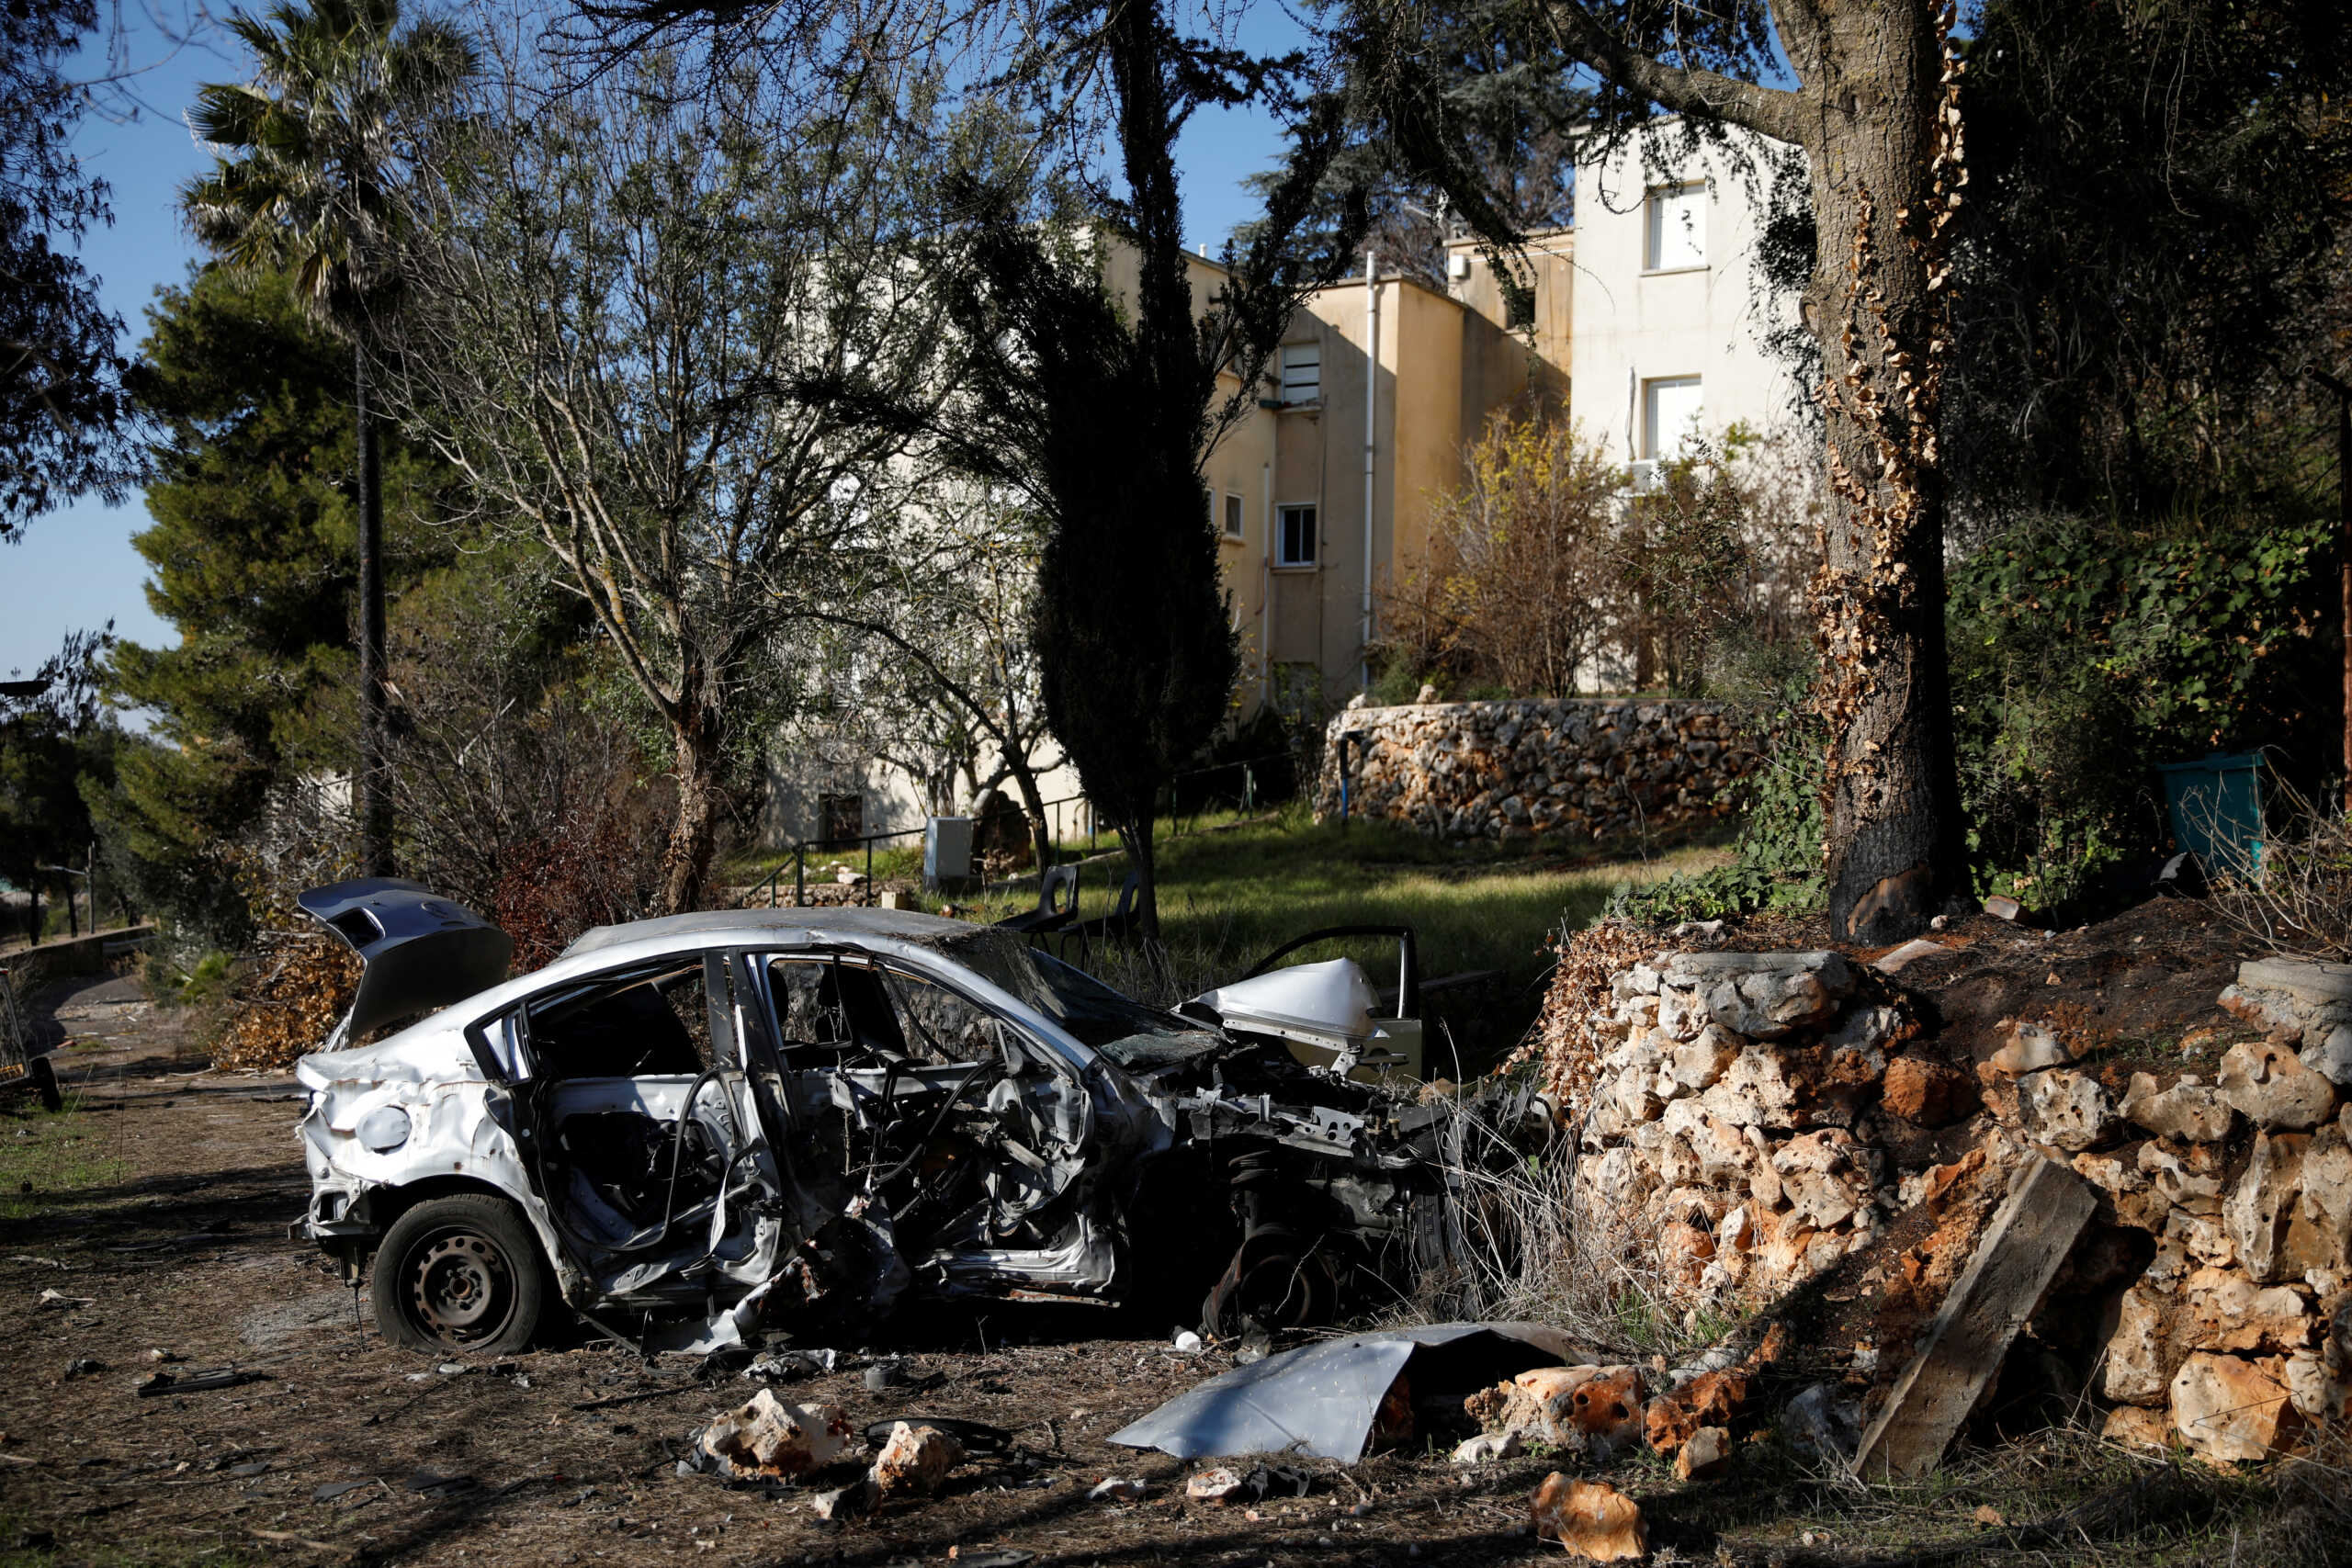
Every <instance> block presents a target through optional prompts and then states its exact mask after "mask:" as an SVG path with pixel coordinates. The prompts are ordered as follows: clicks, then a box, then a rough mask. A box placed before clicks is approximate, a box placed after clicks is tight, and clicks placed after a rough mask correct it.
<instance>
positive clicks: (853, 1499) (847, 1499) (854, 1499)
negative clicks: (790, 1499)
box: [809, 1475, 881, 1519]
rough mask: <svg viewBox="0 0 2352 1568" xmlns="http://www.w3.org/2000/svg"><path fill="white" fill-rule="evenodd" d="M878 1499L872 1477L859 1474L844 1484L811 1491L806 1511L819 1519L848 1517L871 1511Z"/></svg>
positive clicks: (879, 1498)
mask: <svg viewBox="0 0 2352 1568" xmlns="http://www.w3.org/2000/svg"><path fill="white" fill-rule="evenodd" d="M880 1501H881V1497H880V1495H879V1494H877V1493H876V1490H875V1487H874V1480H873V1477H871V1476H865V1475H861V1476H859V1477H858V1478H857V1479H856V1480H855V1481H853V1482H851V1483H849V1484H848V1485H846V1486H834V1487H831V1488H829V1489H827V1490H825V1491H822V1492H817V1493H812V1494H811V1495H809V1512H810V1513H812V1514H814V1515H816V1516H817V1517H819V1518H820V1519H848V1518H854V1517H857V1516H858V1515H860V1514H870V1513H872V1512H873V1511H874V1509H875V1506H876V1505H877V1504H878V1503H879V1502H880Z"/></svg>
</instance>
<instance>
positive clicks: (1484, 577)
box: [1384, 413, 1625, 696]
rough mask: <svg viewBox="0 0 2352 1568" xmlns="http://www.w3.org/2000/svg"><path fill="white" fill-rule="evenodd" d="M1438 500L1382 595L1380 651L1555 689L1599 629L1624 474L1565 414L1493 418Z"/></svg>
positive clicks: (1538, 690)
mask: <svg viewBox="0 0 2352 1568" xmlns="http://www.w3.org/2000/svg"><path fill="white" fill-rule="evenodd" d="M1464 460H1465V466H1466V468H1467V470H1468V477H1467V478H1466V479H1464V481H1463V486H1462V488H1461V489H1460V490H1459V491H1455V492H1454V493H1453V494H1451V495H1448V496H1444V497H1441V498H1440V499H1439V501H1438V503H1437V506H1436V508H1435V510H1434V512H1433V513H1432V514H1431V517H1430V547H1429V555H1428V557H1427V558H1426V559H1425V560H1424V561H1423V562H1422V563H1420V565H1419V567H1417V568H1416V569H1414V570H1411V571H1409V572H1408V573H1407V574H1406V575H1405V576H1404V577H1403V578H1401V579H1399V580H1398V581H1397V582H1396V583H1395V584H1394V585H1393V586H1392V587H1391V589H1390V590H1389V592H1387V593H1386V595H1385V598H1386V601H1387V604H1386V610H1385V617H1384V620H1385V626H1387V628H1388V639H1389V648H1390V657H1391V658H1392V659H1393V660H1402V661H1403V662H1405V663H1406V664H1407V665H1408V666H1409V667H1412V668H1416V669H1422V670H1431V669H1440V668H1442V669H1448V670H1453V671H1457V672H1459V673H1462V674H1464V675H1467V676H1470V677H1471V678H1473V679H1485V680H1491V681H1494V682H1499V683H1500V684H1502V685H1503V686H1505V687H1507V688H1509V689H1510V691H1511V692H1513V693H1516V694H1521V695H1524V696H1566V695H1568V694H1570V693H1572V692H1574V691H1575V690H1576V681H1577V671H1579V670H1581V669H1582V668H1583V667H1584V666H1585V665H1586V664H1587V663H1589V661H1590V660H1591V659H1592V658H1593V656H1594V654H1595V653H1596V652H1597V651H1598V650H1599V649H1600V644H1601V641H1602V639H1603V637H1604V636H1605V634H1606V633H1607V631H1608V629H1609V626H1610V621H1611V605H1612V604H1613V603H1614V599H1615V595H1616V582H1615V572H1614V570H1613V561H1612V555H1613V549H1612V542H1613V537H1614V534H1615V528H1616V521H1615V519H1616V512H1617V501H1616V497H1617V494H1618V491H1620V490H1622V489H1623V486H1624V482H1625V474H1624V470H1623V468H1619V467H1618V466H1617V465H1615V464H1613V463H1611V462H1610V461H1609V460H1608V459H1607V458H1605V457H1602V456H1601V455H1600V450H1599V449H1598V448H1596V447H1594V446H1589V445H1588V444H1586V443H1584V442H1582V441H1580V440H1578V439H1577V432H1576V429H1575V427H1574V426H1572V425H1570V424H1569V423H1567V421H1566V419H1565V418H1564V417H1549V418H1538V419H1527V420H1515V419H1513V418H1511V417H1510V415H1509V414H1508V413H1498V414H1497V415H1496V416H1495V418H1494V419H1493V420H1492V421H1491V422H1489V423H1488V424H1487V429H1486V432H1485V434H1482V435H1481V436H1480V437H1479V439H1478V440H1477V441H1476V443H1475V444H1474V445H1473V446H1471V447H1470V449H1469V450H1468V451H1467V452H1466V453H1465V454H1464Z"/></svg>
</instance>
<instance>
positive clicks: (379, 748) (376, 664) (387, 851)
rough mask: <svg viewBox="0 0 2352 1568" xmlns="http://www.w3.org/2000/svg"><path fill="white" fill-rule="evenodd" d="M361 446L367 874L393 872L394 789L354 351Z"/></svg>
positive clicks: (371, 451)
mask: <svg viewBox="0 0 2352 1568" xmlns="http://www.w3.org/2000/svg"><path fill="white" fill-rule="evenodd" d="M352 367H353V383H352V384H353V390H354V394H355V398H354V400H355V402H356V405H357V406H356V424H357V429H356V435H357V438H358V446H359V769H358V777H357V781H356V782H357V784H358V789H357V791H356V794H357V798H356V800H355V801H354V802H353V803H352V804H353V805H354V806H355V807H356V808H357V811H358V816H359V863H360V868H361V870H362V871H363V872H364V873H365V874H368V875H369V876H390V875H391V874H392V865H393V862H392V791H391V780H390V777H389V776H388V774H387V772H386V770H387V768H388V766H389V760H388V757H387V754H386V753H387V750H388V748H387V745H386V736H385V722H384V721H385V716H386V707H387V703H386V694H385V678H386V670H385V649H384V486H383V475H382V471H381V467H382V466H381V464H380V463H379V461H378V453H377V440H376V412H375V409H374V407H373V404H372V397H371V394H372V388H371V387H370V386H369V384H368V353H367V350H366V349H365V348H364V347H363V348H356V349H354V350H353V352H352Z"/></svg>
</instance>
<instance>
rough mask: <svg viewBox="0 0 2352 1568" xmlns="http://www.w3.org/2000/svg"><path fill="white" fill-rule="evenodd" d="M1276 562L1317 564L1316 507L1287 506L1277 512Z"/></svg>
mask: <svg viewBox="0 0 2352 1568" xmlns="http://www.w3.org/2000/svg"><path fill="white" fill-rule="evenodd" d="M1274 564H1275V565H1276V566H1313V565H1314V564H1315V508H1313V507H1311V506H1285V507H1283V508H1282V509H1281V510H1280V511H1279V512H1278V513H1275V525H1274Z"/></svg>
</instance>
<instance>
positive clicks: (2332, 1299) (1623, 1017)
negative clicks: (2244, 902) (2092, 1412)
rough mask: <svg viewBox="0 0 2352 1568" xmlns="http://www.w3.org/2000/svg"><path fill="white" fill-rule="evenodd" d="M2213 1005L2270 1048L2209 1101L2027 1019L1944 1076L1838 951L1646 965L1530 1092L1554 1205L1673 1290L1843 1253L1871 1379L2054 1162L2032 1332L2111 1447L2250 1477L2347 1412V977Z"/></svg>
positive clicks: (1894, 1005) (1793, 1277) (2351, 1121)
mask: <svg viewBox="0 0 2352 1568" xmlns="http://www.w3.org/2000/svg"><path fill="white" fill-rule="evenodd" d="M2221 1002H2222V1007H2224V1008H2225V1009H2227V1010H2230V1011H2232V1012H2233V1013H2235V1014H2236V1015H2238V1016H2239V1017H2241V1018H2244V1019H2246V1020H2247V1021H2251V1022H2255V1023H2257V1024H2258V1025H2260V1026H2262V1027H2265V1028H2267V1029H2268V1030H2269V1031H2270V1033H2269V1037H2268V1038H2267V1039H2265V1040H2259V1041H2245V1042H2242V1043H2238V1044H2235V1045H2233V1046H2231V1047H2230V1048H2229V1050H2228V1051H2227V1052H2226V1053H2225V1054H2224V1055H2223V1056H2222V1060H2221V1064H2220V1069H2219V1072H2218V1073H2217V1074H2216V1076H2215V1081H2213V1082H2211V1083H2205V1082H2202V1081H2200V1080H2199V1078H2198V1077H2195V1076H2191V1075H2187V1074H2181V1073H2177V1072H2167V1073H2164V1074H2161V1075H2159V1074H2157V1073H2153V1072H2148V1071H2137V1070H2134V1071H2125V1070H2123V1069H2121V1068H2120V1067H2118V1066H2114V1065H2111V1064H2109V1062H2107V1061H2105V1060H2103V1059H2102V1055H2103V1052H2104V1047H2102V1046H2100V1045H2098V1043H2095V1042H2091V1041H2089V1040H2087V1039H2077V1038H2075V1037H2074V1036H2073V1034H2071V1033H2070V1032H2067V1031H2064V1030H2060V1029H2054V1028H2052V1027H2051V1026H2049V1025H2046V1024H2044V1023H2042V1022H2041V1021H2035V1020H2032V1019H2015V1020H2012V1021H2009V1025H2008V1028H2007V1036H2006V1040H2005V1043H2003V1044H2002V1045H2001V1046H2000V1048H1999V1049H1998V1050H1997V1051H1996V1052H1995V1053H1994V1055H1992V1056H1991V1058H1990V1059H1989V1060H1985V1061H1983V1062H1980V1063H1975V1064H1974V1065H1973V1066H1974V1070H1973V1072H1972V1071H1969V1070H1967V1067H1966V1066H1964V1065H1963V1063H1962V1062H1958V1061H1952V1060H1949V1059H1946V1058H1944V1057H1943V1056H1942V1055H1940V1053H1939V1041H1938V1040H1937V1039H1936V1038H1935V1037H1934V1035H1933V1034H1932V1033H1930V1032H1928V1029H1927V1028H1926V1027H1925V1019H1924V1017H1923V1015H1922V1013H1921V1011H1920V1010H1918V1009H1917V1007H1916V1006H1915V1004H1914V1002H1913V999H1912V998H1910V997H1909V996H1908V995H1907V994H1905V992H1904V990H1903V989H1902V987H1900V986H1899V985H1896V984H1895V983H1894V982H1892V981H1891V980H1889V979H1887V978H1886V977H1885V976H1882V975H1880V974H1879V973H1877V972H1876V971H1875V970H1873V969H1871V968H1869V967H1865V966H1862V965H1860V964H1854V963H1851V962H1849V961H1848V960H1847V959H1846V958H1845V957H1843V956H1842V955H1840V954H1838V953H1671V954H1668V953H1660V954H1658V955H1657V956H1655V957H1653V958H1651V959H1649V960H1648V961H1646V962H1644V963H1638V964H1632V965H1630V966H1629V967H1627V968H1625V969H1623V970H1622V971H1620V972H1619V973H1618V974H1617V975H1616V976H1615V977H1614V981H1613V984H1612V986H1611V993H1610V995H1609V997H1608V998H1607V1000H1606V1002H1605V1003H1604V1004H1603V1005H1602V1006H1601V1007H1600V1008H1599V1009H1598V1010H1593V1011H1592V1012H1590V1013H1589V1015H1587V1022H1588V1024H1589V1037H1590V1039H1591V1040H1592V1041H1593V1043H1594V1044H1593V1049H1592V1050H1591V1051H1590V1052H1589V1055H1585V1056H1584V1057H1582V1058H1581V1060H1580V1061H1579V1062H1578V1063H1577V1065H1576V1066H1574V1067H1573V1068H1572V1069H1571V1070H1570V1071H1569V1072H1568V1073H1567V1074H1566V1077H1565V1078H1564V1079H1563V1081H1561V1082H1559V1083H1557V1084H1555V1086H1554V1089H1555V1095H1556V1096H1557V1099H1558V1100H1559V1102H1560V1109H1561V1111H1562V1112H1563V1114H1564V1116H1565V1117H1566V1121H1567V1122H1568V1124H1569V1125H1570V1126H1571V1127H1572V1128H1573V1129H1574V1130H1575V1134H1576V1137H1577V1145H1578V1152H1579V1161H1578V1178H1579V1180H1578V1187H1579V1199H1580V1201H1584V1202H1586V1203H1588V1204H1590V1205H1593V1206H1594V1208H1595V1210H1596V1211H1597V1212H1599V1213H1608V1214H1613V1215H1618V1216H1622V1217H1623V1219H1624V1220H1625V1221H1626V1222H1627V1224H1628V1226H1629V1233H1630V1234H1631V1235H1636V1236H1639V1237H1640V1238H1642V1240H1643V1245H1644V1246H1645V1247H1646V1248H1647V1249H1649V1250H1650V1251H1651V1252H1652V1253H1653V1254H1654V1265H1655V1267H1656V1268H1657V1271H1658V1274H1659V1277H1660V1278H1662V1279H1663V1280H1666V1281H1668V1284H1669V1288H1671V1289H1674V1290H1675V1291H1677V1292H1678V1293H1679V1294H1680V1295H1681V1297H1682V1298H1683V1299H1684V1300H1687V1301H1691V1302H1705V1301H1709V1300H1715V1301H1726V1302H1730V1303H1737V1304H1739V1305H1741V1306H1746V1307H1767V1306H1769V1304H1770V1303H1772V1302H1773V1301H1775V1300H1776V1299H1778V1298H1781V1297H1782V1296H1785V1295H1786V1294H1787V1293H1788V1292H1790V1291H1792V1289H1794V1288H1795V1287H1797V1286H1798V1285H1801V1284H1803V1283H1804V1282H1806V1281H1808V1280H1813V1279H1815V1278H1816V1277H1818V1276H1820V1275H1821V1274H1822V1273H1823V1272H1824V1271H1825V1270H1826V1269H1830V1268H1832V1267H1833V1266H1835V1265H1837V1264H1838V1262H1839V1261H1840V1260H1841V1259H1843V1258H1846V1257H1848V1255H1849V1254H1860V1255H1863V1256H1861V1257H1858V1258H1857V1259H1856V1264H1857V1265H1858V1266H1862V1271H1861V1272H1860V1274H1859V1276H1858V1277H1857V1278H1856V1279H1855V1280H1853V1281H1852V1288H1853V1289H1856V1290H1859V1291H1861V1292H1868V1293H1870V1294H1871V1295H1872V1296H1874V1298H1875V1299H1876V1301H1877V1303H1878V1309H1879V1319H1878V1320H1879V1322H1880V1324H1881V1325H1882V1328H1883V1330H1887V1331H1890V1332H1889V1334H1888V1339H1891V1340H1895V1341H1897V1342H1887V1341H1886V1340H1883V1341H1882V1343H1881V1344H1879V1345H1878V1346H1877V1347H1875V1348H1873V1349H1871V1357H1872V1358H1873V1359H1874V1362H1875V1364H1876V1367H1877V1371H1878V1373H1879V1376H1880V1378H1881V1380H1882V1383H1883V1378H1884V1376H1885V1373H1886V1372H1887V1371H1891V1370H1892V1369H1893V1368H1894V1366H1897V1365H1899V1364H1900V1359H1901V1358H1902V1357H1903V1356H1904V1355H1905V1354H1907V1345H1906V1344H1905V1343H1901V1342H1899V1341H1900V1339H1901V1338H1902V1337H1907V1332H1908V1331H1907V1330H1905V1328H1904V1326H1903V1325H1906V1324H1913V1325H1916V1324H1917V1323H1919V1322H1924V1321H1925V1319H1926V1317H1927V1316H1928V1315H1930V1314H1933V1312H1934V1311H1935V1310H1936V1308H1937V1306H1938V1305H1939V1303H1940V1301H1941V1299H1942V1297H1943V1294H1944V1292H1945V1291H1946V1290H1947V1289H1948V1288H1949V1287H1950V1285H1951V1281H1952V1280H1953V1279H1954V1278H1955V1277H1956V1276H1957V1275H1958V1273H1959V1272H1960V1270H1961V1269H1962V1268H1963V1267H1964V1266H1965V1264H1966V1263H1967V1261H1968V1259H1969V1258H1970V1256H1971V1254H1972V1251H1973V1248H1974V1247H1975V1245H1976V1242H1977V1237H1978V1235H1979V1231H1980V1228H1981V1225H1982V1222H1983V1220H1984V1217H1985V1215H1986V1214H1987V1213H1989V1211H1990V1209H1991V1206H1992V1205H1993V1204H1994V1203H1995V1202H1996V1201H1998V1200H1999V1198H2000V1197H2001V1195H2002V1192H2003V1190H2005V1189H2006V1187H2007V1184H2008V1183H2009V1182H2011V1181H2013V1180H2014V1179H2016V1177H2017V1175H2018V1172H2019V1171H2020V1169H2021V1168H2022V1162H2025V1161H2030V1160H2038V1159H2039V1160H2050V1161H2052V1162H2055V1163H2057V1164H2059V1165H2062V1166H2064V1167H2066V1168H2070V1169H2071V1170H2072V1171H2073V1172H2074V1173H2075V1175H2076V1176H2078V1177H2079V1178H2081V1179H2083V1180H2084V1181H2086V1182H2087V1183H2089V1184H2090V1185H2091V1186H2092V1187H2093V1188H2095V1189H2097V1190H2098V1210H2097V1213H2096V1215H2095V1219H2094V1223H2093V1224H2092V1225H2091V1226H2090V1227H2089V1229H2088V1230H2086V1233H2085V1235H2084V1238H2083V1239H2082V1241H2080V1242H2079V1243H2078V1244H2077V1247H2076V1250H2075V1255H2074V1256H2073V1257H2072V1258H2070V1260H2069V1263H2068V1265H2067V1275H2066V1280H2067V1289H2068V1294H2067V1297H2066V1300H2065V1301H2064V1302H2063V1303H2061V1302H2059V1301H2057V1300H2056V1299H2055V1296H2054V1294H2053V1299H2052V1301H2051V1302H2048V1303H2045V1309H2046V1310H2045V1312H2044V1313H2043V1314H2038V1315H2037V1318H2036V1319H2035V1321H2034V1324H2033V1325H2032V1328H2033V1331H2034V1332H2036V1333H2037V1334H2041V1335H2042V1336H2043V1337H2045V1339H2046V1340H2048V1341H2049V1342H2052V1343H2062V1342H2065V1341H2067V1340H2069V1339H2071V1340H2072V1341H2073V1342H2074V1343H2075V1348H2076V1350H2077V1353H2078V1354H2079V1355H2080V1356H2081V1358H2082V1359H2083V1360H2084V1361H2085V1363H2086V1365H2085V1367H2084V1368H2083V1371H2085V1372H2086V1378H2087V1385H2088V1391H2089V1392H2090V1393H2093V1394H2095V1395H2096V1396H2097V1397H2098V1400H2099V1401H2100V1402H2101V1403H2102V1404H2105V1405H2106V1406H2107V1407H2108V1415H2107V1416H2106V1422H2105V1430H2106V1432H2107V1435H2108V1436H2109V1437H2110V1438H2115V1439H2117V1440H2120V1441H2124V1442H2129V1443H2134V1444H2140V1445H2144V1446H2150V1447H2163V1446H2165V1445H2166V1444H2168V1443H2172V1442H2176V1441H2177V1442H2179V1443H2182V1444H2185V1445H2187V1446H2188V1448H2189V1449H2190V1450H2193V1451H2195V1452H2197V1453H2199V1454H2200V1455H2202V1456H2204V1457H2205V1458H2207V1459H2211V1460H2214V1461H2239V1460H2255V1459H2261V1458H2264V1457H2266V1456H2267V1455H2270V1454H2274V1453H2280V1452H2291V1451H2296V1450H2300V1449H2302V1448H2304V1447H2307V1446H2308V1445H2309V1444H2310V1443H2311V1442H2312V1440H2313V1436H2314V1433H2315V1431H2317V1430H2321V1429H2326V1428H2334V1429H2335V1430H2337V1431H2339V1432H2340V1431H2341V1430H2343V1429H2344V1427H2346V1425H2347V1423H2352V966H2346V965H2342V964H2315V963H2307V962H2301V961H2295V960H2280V959H2265V960H2260V961H2256V962H2255V963H2250V964H2245V966H2244V968H2243V969H2242V970H2241V971H2240V975H2239V978H2238V983H2237V984H2236V985H2234V986H2233V987H2230V988H2229V989H2228V990H2227V991H2225V992H2224V993H2222V998H2221ZM1882 1241H1884V1242H1885V1243H1886V1244H1887V1245H1886V1246H1884V1247H1881V1246H1880V1245H1879V1244H1880V1243H1881V1242H1882ZM2053 1292H2054V1287H2053ZM2045 1318H2048V1319H2050V1320H2051V1321H2048V1322H2045V1321H2043V1320H2044V1319H2045ZM1882 1352H1883V1353H1884V1354H1883V1359H1881V1353H1882Z"/></svg>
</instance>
